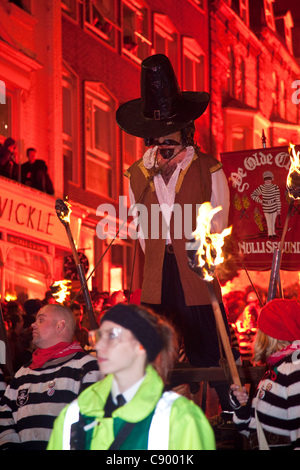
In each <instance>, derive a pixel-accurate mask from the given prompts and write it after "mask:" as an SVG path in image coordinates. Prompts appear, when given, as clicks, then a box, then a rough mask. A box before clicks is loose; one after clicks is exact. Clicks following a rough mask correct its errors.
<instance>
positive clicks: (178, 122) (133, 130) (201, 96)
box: [116, 91, 210, 139]
mask: <svg viewBox="0 0 300 470" xmlns="http://www.w3.org/2000/svg"><path fill="white" fill-rule="evenodd" d="M209 99H210V96H209V94H208V93H206V92H205V91H202V92H194V91H184V92H183V93H182V98H181V100H180V105H179V106H178V112H177V113H176V115H175V116H173V117H172V118H170V119H168V120H154V119H149V118H145V116H144V115H143V113H142V100H141V99H140V98H139V99H136V100H131V101H128V102H127V103H124V104H123V105H121V106H120V107H119V108H118V110H117V112H116V121H117V124H118V125H119V127H120V128H121V129H122V130H123V131H125V132H127V134H130V135H134V136H136V137H142V138H144V139H147V138H151V137H162V136H165V135H170V134H173V133H174V132H177V131H180V130H181V129H183V128H184V127H186V125H187V124H188V123H189V122H191V121H195V120H196V119H198V118H199V117H200V116H201V115H202V114H203V113H204V111H205V110H206V108H207V106H208V103H209Z"/></svg>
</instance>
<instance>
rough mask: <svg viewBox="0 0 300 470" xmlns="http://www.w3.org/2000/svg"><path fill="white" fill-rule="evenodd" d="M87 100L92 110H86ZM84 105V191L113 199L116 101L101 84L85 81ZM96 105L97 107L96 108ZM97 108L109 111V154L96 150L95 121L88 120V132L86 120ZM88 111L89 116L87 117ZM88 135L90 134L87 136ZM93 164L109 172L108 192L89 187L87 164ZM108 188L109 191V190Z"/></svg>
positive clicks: (114, 190)
mask: <svg viewBox="0 0 300 470" xmlns="http://www.w3.org/2000/svg"><path fill="white" fill-rule="evenodd" d="M88 100H91V102H92V110H88V106H89V104H88ZM108 102H110V103H112V104H113V106H109V104H108ZM84 104H85V126H84V132H85V189H87V190H88V191H91V192H93V193H97V194H99V195H101V196H105V197H108V198H110V199H115V194H116V171H115V168H116V139H117V130H116V123H115V112H116V109H117V101H116V99H115V97H114V96H113V95H112V94H111V93H110V92H109V90H108V89H107V87H106V86H105V85H104V84H103V83H102V82H90V81H86V82H85V84H84ZM97 105H98V106H97ZM96 107H98V108H99V109H102V110H103V111H104V112H105V111H106V110H107V111H109V110H110V113H109V114H108V120H107V123H108V125H109V129H110V131H111V136H110V141H109V145H110V146H111V154H109V153H108V152H105V151H103V150H101V149H98V148H97V147H96V145H95V120H94V119H93V117H92V119H90V121H89V125H90V126H91V128H90V130H89V131H88V129H87V126H88V118H89V117H91V116H93V113H94V112H95V108H96ZM88 111H89V112H90V116H88ZM88 133H89V134H90V135H89V136H88ZM90 139H92V143H93V145H92V146H91V145H90ZM89 161H90V162H93V163H95V164H97V165H98V166H100V167H102V168H104V169H106V170H108V171H109V172H110V179H109V182H108V192H101V188H100V192H99V188H94V187H93V186H90V185H89V182H88V178H87V175H88V162H89ZM109 188H110V190H109Z"/></svg>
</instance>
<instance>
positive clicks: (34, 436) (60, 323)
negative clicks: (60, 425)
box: [0, 304, 103, 450]
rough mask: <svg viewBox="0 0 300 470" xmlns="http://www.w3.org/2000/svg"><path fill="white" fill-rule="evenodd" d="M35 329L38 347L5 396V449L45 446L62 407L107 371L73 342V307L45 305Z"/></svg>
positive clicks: (0, 441) (0, 405)
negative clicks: (103, 370) (103, 371)
mask: <svg viewBox="0 0 300 470" xmlns="http://www.w3.org/2000/svg"><path fill="white" fill-rule="evenodd" d="M32 329H33V343H34V345H35V347H36V348H37V349H36V350H35V351H34V353H33V355H32V360H31V361H30V362H29V363H28V364H26V365H24V366H22V367H21V368H20V369H19V370H18V371H17V372H16V374H15V376H14V377H13V379H12V380H11V382H10V384H9V385H8V387H7V389H6V391H5V393H4V396H3V398H2V400H1V402H0V450H6V449H8V450H11V449H16V450H27V449H28V450H45V449H46V446H47V443H48V441H49V438H50V434H51V430H52V427H53V423H54V420H55V418H56V417H57V416H58V415H59V413H60V411H61V410H62V409H63V408H64V406H65V405H66V404H68V403H70V402H71V401H72V400H74V399H75V398H76V397H77V396H78V394H79V393H80V392H81V391H82V390H84V389H85V388H86V387H87V386H88V385H91V384H92V383H94V382H97V381H98V380H100V379H101V378H102V377H103V375H102V373H101V372H100V371H99V367H98V363H97V360H96V358H94V357H92V356H91V355H89V354H87V353H86V352H84V351H83V349H82V348H81V346H80V345H79V343H77V342H72V338H73V335H74V330H75V320H74V316H73V312H72V311H71V310H70V309H69V308H67V307H63V306H62V305H59V304H49V305H46V306H44V307H42V308H41V310H40V311H39V312H38V314H37V318H36V321H35V322H34V323H33V324H32Z"/></svg>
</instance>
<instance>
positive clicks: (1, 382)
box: [0, 369, 6, 399]
mask: <svg viewBox="0 0 300 470" xmlns="http://www.w3.org/2000/svg"><path fill="white" fill-rule="evenodd" d="M5 389H6V383H5V378H4V374H3V372H2V370H1V369H0V399H1V398H2V396H3V395H4V392H5Z"/></svg>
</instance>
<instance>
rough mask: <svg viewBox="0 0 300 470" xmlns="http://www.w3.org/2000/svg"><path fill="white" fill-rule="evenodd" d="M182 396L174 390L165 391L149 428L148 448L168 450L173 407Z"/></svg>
mask: <svg viewBox="0 0 300 470" xmlns="http://www.w3.org/2000/svg"><path fill="white" fill-rule="evenodd" d="M180 396H181V395H179V394H178V393H175V392H172V391H171V392H164V393H163V395H162V397H161V399H160V400H159V402H158V403H157V405H156V408H155V412H154V415H153V418H152V421H151V425H150V430H149V436H148V450H168V448H169V428H170V414H171V409H172V405H173V403H174V401H175V400H177V398H179V397H180Z"/></svg>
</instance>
